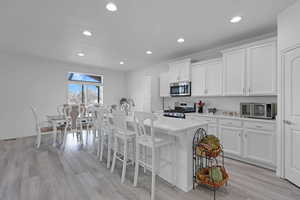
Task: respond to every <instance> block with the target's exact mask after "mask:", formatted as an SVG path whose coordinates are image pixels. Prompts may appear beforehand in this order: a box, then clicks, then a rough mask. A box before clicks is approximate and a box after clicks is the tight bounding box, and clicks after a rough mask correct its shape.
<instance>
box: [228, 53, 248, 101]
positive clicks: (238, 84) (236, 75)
mask: <svg viewBox="0 0 300 200" xmlns="http://www.w3.org/2000/svg"><path fill="white" fill-rule="evenodd" d="M223 59H224V70H223V80H224V82H223V83H224V84H223V85H224V88H223V94H224V95H225V96H242V95H244V94H245V70H246V50H245V49H238V50H234V51H230V52H228V53H224V55H223Z"/></svg>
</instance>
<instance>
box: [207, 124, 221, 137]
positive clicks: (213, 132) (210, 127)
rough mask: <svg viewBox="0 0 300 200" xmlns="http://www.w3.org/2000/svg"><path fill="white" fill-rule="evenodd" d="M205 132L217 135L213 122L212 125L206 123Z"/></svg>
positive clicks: (216, 128)
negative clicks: (206, 128)
mask: <svg viewBox="0 0 300 200" xmlns="http://www.w3.org/2000/svg"><path fill="white" fill-rule="evenodd" d="M207 134H209V135H214V136H217V137H219V134H218V127H217V126H216V125H215V124H214V125H212V124H208V130H207Z"/></svg>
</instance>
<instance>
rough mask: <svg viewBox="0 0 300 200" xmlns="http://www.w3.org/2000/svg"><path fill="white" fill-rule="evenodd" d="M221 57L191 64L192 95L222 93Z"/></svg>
mask: <svg viewBox="0 0 300 200" xmlns="http://www.w3.org/2000/svg"><path fill="white" fill-rule="evenodd" d="M222 65H223V63H222V59H213V60H208V61H204V62H198V63H194V64H193V65H192V69H191V71H192V96H218V95H221V94H222V89H221V83H222V81H221V80H222Z"/></svg>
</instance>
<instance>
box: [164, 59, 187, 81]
mask: <svg viewBox="0 0 300 200" xmlns="http://www.w3.org/2000/svg"><path fill="white" fill-rule="evenodd" d="M190 80H191V59H185V60H180V61H176V62H172V63H169V81H170V83H173V82H180V81H190Z"/></svg>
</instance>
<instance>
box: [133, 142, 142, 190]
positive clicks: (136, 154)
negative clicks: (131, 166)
mask: <svg viewBox="0 0 300 200" xmlns="http://www.w3.org/2000/svg"><path fill="white" fill-rule="evenodd" d="M142 148H143V147H142ZM139 160H140V144H136V147H135V171H134V181H133V186H134V187H136V186H137V182H138V176H139Z"/></svg>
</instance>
